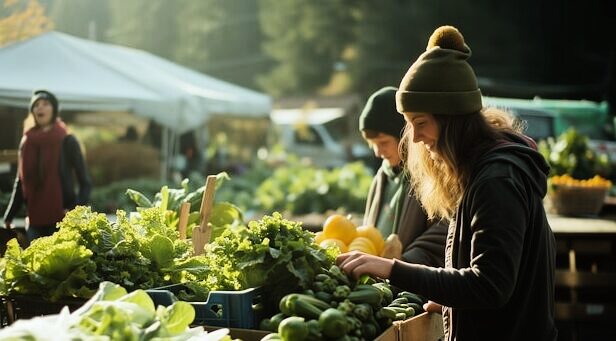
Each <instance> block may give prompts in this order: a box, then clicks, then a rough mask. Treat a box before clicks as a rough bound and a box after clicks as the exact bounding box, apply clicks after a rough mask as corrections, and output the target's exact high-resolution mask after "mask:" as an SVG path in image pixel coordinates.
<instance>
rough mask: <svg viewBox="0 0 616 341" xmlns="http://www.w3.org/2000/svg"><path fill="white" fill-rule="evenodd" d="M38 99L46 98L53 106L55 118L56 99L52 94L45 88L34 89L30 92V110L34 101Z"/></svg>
mask: <svg viewBox="0 0 616 341" xmlns="http://www.w3.org/2000/svg"><path fill="white" fill-rule="evenodd" d="M39 99H46V100H48V101H49V103H51V106H52V107H53V115H52V116H53V118H54V119H55V118H56V117H58V99H57V98H56V96H55V95H54V94H52V93H51V92H49V91H47V90H34V92H33V93H32V98H30V112H32V110H33V109H34V103H36V101H38V100H39Z"/></svg>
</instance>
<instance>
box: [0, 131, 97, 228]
mask: <svg viewBox="0 0 616 341" xmlns="http://www.w3.org/2000/svg"><path fill="white" fill-rule="evenodd" d="M75 176H76V177H77V183H78V184H79V191H78V193H75ZM60 181H61V185H62V204H63V207H64V208H65V209H67V210H71V209H73V208H75V206H76V205H85V204H87V203H88V201H89V200H90V191H91V189H92V183H91V181H90V177H89V176H88V173H87V171H86V164H85V161H84V159H83V155H82V154H81V148H80V147H79V142H77V139H76V138H75V136H73V135H66V137H65V138H64V140H63V141H62V151H61V153H60ZM23 204H24V197H23V192H22V190H21V180H20V179H19V174H18V175H17V176H16V178H15V185H14V186H13V194H12V196H11V200H10V202H9V205H8V207H7V209H6V212H5V213H4V220H5V221H9V222H10V221H13V218H14V217H15V215H16V214H17V213H18V212H19V209H20V208H21V207H22V205H23Z"/></svg>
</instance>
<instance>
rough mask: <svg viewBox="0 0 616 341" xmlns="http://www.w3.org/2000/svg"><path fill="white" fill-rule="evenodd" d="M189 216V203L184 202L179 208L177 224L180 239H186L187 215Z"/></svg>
mask: <svg viewBox="0 0 616 341" xmlns="http://www.w3.org/2000/svg"><path fill="white" fill-rule="evenodd" d="M189 214H190V203H189V202H185V203H183V204H182V206H180V221H179V222H178V231H179V232H180V239H182V240H184V239H186V225H187V224H188V215H189Z"/></svg>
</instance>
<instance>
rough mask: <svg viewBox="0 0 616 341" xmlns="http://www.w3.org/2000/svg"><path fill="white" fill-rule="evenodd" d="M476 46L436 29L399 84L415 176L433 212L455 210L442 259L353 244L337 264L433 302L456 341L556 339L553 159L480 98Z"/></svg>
mask: <svg viewBox="0 0 616 341" xmlns="http://www.w3.org/2000/svg"><path fill="white" fill-rule="evenodd" d="M470 54H471V51H470V48H469V47H468V45H467V44H466V43H465V41H464V38H463V37H462V34H461V33H460V32H459V31H458V30H457V29H456V28H454V27H451V26H443V27H440V28H438V29H437V30H436V31H435V32H434V33H433V34H432V36H431V37H430V41H429V43H428V47H427V49H426V51H425V52H424V53H422V54H421V55H420V56H419V58H418V59H417V60H416V61H415V62H414V63H413V64H412V65H411V67H410V68H409V70H408V71H407V73H406V74H405V76H404V77H403V79H402V81H401V83H400V86H399V89H398V91H397V92H396V105H397V109H398V112H400V113H402V114H403V116H404V118H405V120H406V122H407V129H406V131H407V133H406V135H405V137H404V138H405V140H406V142H405V143H406V144H407V145H408V148H409V153H408V162H407V167H408V169H409V172H410V173H411V174H413V177H412V183H411V185H412V187H413V189H414V190H415V193H416V194H417V196H418V197H419V200H420V202H421V204H422V205H423V207H424V208H425V209H426V213H427V215H428V217H430V218H431V217H444V218H449V219H451V220H452V224H450V225H449V230H448V235H447V241H446V246H445V266H444V267H442V268H438V267H429V266H425V265H420V264H414V263H407V262H403V261H400V260H390V259H384V258H380V257H376V256H371V255H367V254H362V253H360V252H355V251H354V252H351V253H346V254H342V255H340V256H339V257H338V258H337V263H338V264H339V265H340V266H341V268H342V269H343V270H344V271H345V272H347V273H349V274H351V275H353V276H354V277H358V276H360V275H362V274H370V275H372V276H376V277H380V278H388V279H389V280H390V282H391V284H392V285H395V286H396V287H399V288H401V289H403V290H408V291H411V292H415V293H417V294H420V295H422V296H425V297H427V298H428V299H430V300H431V301H433V302H432V303H428V304H427V305H426V306H425V308H426V309H427V310H428V311H435V310H436V311H439V312H442V314H443V322H444V323H443V325H444V327H445V333H446V337H447V339H448V340H461V341H463V340H473V341H477V340H495V339H497V340H556V339H557V334H558V332H557V329H556V327H555V323H554V271H555V270H554V268H555V258H556V245H555V244H556V242H555V239H554V235H553V233H552V230H551V228H550V226H549V224H548V220H547V217H546V213H545V209H544V207H543V200H542V199H543V197H544V196H545V194H546V192H547V174H548V171H549V167H548V164H547V163H546V161H545V159H544V158H543V157H542V156H541V154H540V153H538V152H537V150H536V145H535V143H534V141H532V140H531V139H530V138H528V137H526V136H525V135H523V134H522V133H521V132H520V130H519V129H516V126H515V125H514V124H513V123H514V121H513V119H512V116H510V115H508V114H507V113H506V112H503V111H501V110H497V109H493V108H484V107H483V104H482V97H481V91H480V90H479V88H478V86H477V79H476V77H475V73H474V71H473V69H472V68H471V66H470V65H469V64H468V62H467V59H468V58H469V57H470ZM434 302H438V303H434Z"/></svg>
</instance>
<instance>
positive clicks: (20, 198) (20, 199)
mask: <svg viewBox="0 0 616 341" xmlns="http://www.w3.org/2000/svg"><path fill="white" fill-rule="evenodd" d="M23 203H24V195H23V192H22V191H21V180H19V174H18V175H16V176H15V184H14V185H13V193H12V194H11V200H10V201H9V205H8V206H7V208H6V211H5V212H4V221H5V222H9V223H10V222H12V221H13V218H15V215H16V214H17V212H19V210H20V209H21V206H22V205H23Z"/></svg>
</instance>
